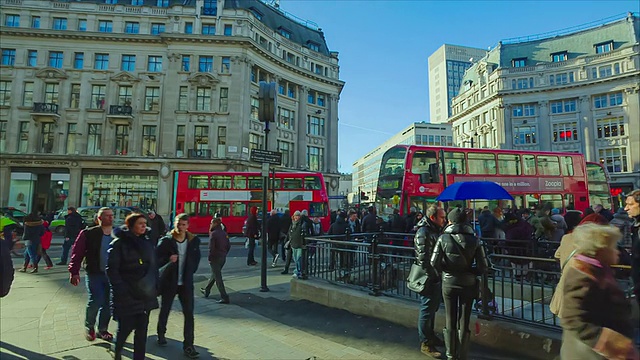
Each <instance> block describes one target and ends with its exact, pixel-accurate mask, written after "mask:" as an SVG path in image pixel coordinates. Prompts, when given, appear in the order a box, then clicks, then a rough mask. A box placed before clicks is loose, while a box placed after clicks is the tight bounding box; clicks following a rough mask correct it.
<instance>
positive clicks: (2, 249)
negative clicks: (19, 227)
mask: <svg viewBox="0 0 640 360" xmlns="http://www.w3.org/2000/svg"><path fill="white" fill-rule="evenodd" d="M11 242H12V240H11V238H9V239H6V238H5V239H4V240H0V271H2V284H0V285H2V286H0V297H5V296H7V294H9V290H10V289H11V284H12V283H13V276H14V270H13V260H11V245H13V244H12V243H11Z"/></svg>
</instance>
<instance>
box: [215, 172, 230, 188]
mask: <svg viewBox="0 0 640 360" xmlns="http://www.w3.org/2000/svg"><path fill="white" fill-rule="evenodd" d="M211 188H212V189H231V176H228V175H212V176H211Z"/></svg>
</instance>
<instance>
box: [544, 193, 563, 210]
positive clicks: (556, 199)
mask: <svg viewBox="0 0 640 360" xmlns="http://www.w3.org/2000/svg"><path fill="white" fill-rule="evenodd" d="M540 202H541V203H542V204H543V205H544V204H546V203H550V204H551V205H552V206H553V207H554V208H558V209H562V208H563V205H562V195H561V194H543V195H540Z"/></svg>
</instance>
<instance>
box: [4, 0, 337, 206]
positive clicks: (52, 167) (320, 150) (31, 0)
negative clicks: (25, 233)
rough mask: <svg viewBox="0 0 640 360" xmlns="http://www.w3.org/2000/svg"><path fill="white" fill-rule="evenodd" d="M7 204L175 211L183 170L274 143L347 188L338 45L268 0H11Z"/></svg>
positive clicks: (293, 165) (240, 164)
mask: <svg viewBox="0 0 640 360" xmlns="http://www.w3.org/2000/svg"><path fill="white" fill-rule="evenodd" d="M1 16H2V20H1V21H2V22H1V25H0V35H1V36H2V44H1V47H2V65H1V66H0V72H1V75H2V77H1V79H0V152H2V159H0V204H1V205H2V206H16V207H20V208H24V209H25V211H33V210H37V211H50V210H57V209H60V208H65V207H66V206H68V205H73V206H87V205H101V206H105V205H108V206H139V207H141V208H153V209H156V211H157V212H158V213H160V214H163V215H166V214H169V213H170V212H171V209H170V206H171V197H172V194H173V191H174V176H173V174H174V172H175V171H179V170H211V171H247V170H253V171H256V170H258V169H260V164H258V163H254V162H250V161H249V154H250V151H251V149H254V148H260V149H263V148H264V142H265V133H264V124H263V123H261V122H259V121H258V98H257V95H258V87H259V82H260V81H266V82H276V83H277V89H278V108H277V119H276V122H275V123H272V124H271V132H270V135H269V144H267V145H268V149H269V150H273V151H279V152H281V153H282V154H283V164H282V166H281V167H280V168H279V169H282V170H310V171H319V172H322V173H324V174H325V180H326V181H327V185H328V189H329V192H330V194H335V193H336V192H337V190H338V180H339V176H340V174H339V172H338V126H337V121H338V100H339V94H340V92H341V90H342V88H343V86H344V82H342V81H341V80H340V79H339V75H340V73H339V64H338V53H337V52H333V51H330V50H329V49H328V47H327V44H326V41H325V39H324V34H323V33H322V31H321V30H320V29H319V28H318V27H317V26H316V25H314V24H313V23H310V22H301V21H299V20H297V19H293V17H292V16H289V15H287V14H286V13H284V12H282V11H280V10H279V9H277V8H274V7H272V6H269V5H267V4H265V3H263V2H260V1H257V0H236V1H225V0H218V1H215V0H213V1H211V0H207V1H202V0H198V1H191V0H187V1H184V0H166V1H155V0H154V1H149V0H144V1H142V0H119V1H111V2H108V3H105V2H104V1H73V2H57V1H45V0H2V15H1Z"/></svg>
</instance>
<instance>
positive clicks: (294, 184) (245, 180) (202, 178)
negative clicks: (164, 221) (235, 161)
mask: <svg viewBox="0 0 640 360" xmlns="http://www.w3.org/2000/svg"><path fill="white" fill-rule="evenodd" d="M187 187H188V188H189V189H214V190H231V189H234V190H262V176H247V175H189V176H188V178H187ZM269 188H270V189H275V190H321V189H322V182H321V181H320V178H319V177H317V176H305V177H293V176H290V177H283V178H276V179H270V180H269Z"/></svg>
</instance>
